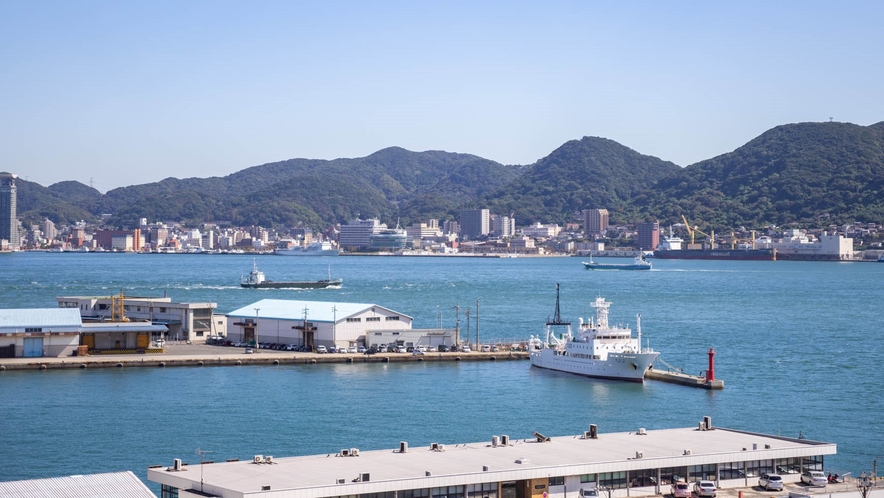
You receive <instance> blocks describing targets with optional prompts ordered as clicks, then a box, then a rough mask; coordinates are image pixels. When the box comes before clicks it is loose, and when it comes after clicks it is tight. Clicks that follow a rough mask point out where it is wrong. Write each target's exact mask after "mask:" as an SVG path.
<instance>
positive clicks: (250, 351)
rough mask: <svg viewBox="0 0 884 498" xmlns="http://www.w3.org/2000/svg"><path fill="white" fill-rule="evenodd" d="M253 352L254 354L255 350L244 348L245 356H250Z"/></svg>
mask: <svg viewBox="0 0 884 498" xmlns="http://www.w3.org/2000/svg"><path fill="white" fill-rule="evenodd" d="M254 352H255V350H254V349H252V348H246V350H245V351H244V353H245V354H252V353H254Z"/></svg>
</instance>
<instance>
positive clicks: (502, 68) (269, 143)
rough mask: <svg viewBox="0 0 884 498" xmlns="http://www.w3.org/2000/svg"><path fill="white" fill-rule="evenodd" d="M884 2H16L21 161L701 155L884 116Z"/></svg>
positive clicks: (12, 114)
mask: <svg viewBox="0 0 884 498" xmlns="http://www.w3.org/2000/svg"><path fill="white" fill-rule="evenodd" d="M882 20H884V2H881V1H868V2H852V1H838V2H833V1H825V2H817V1H794V2H789V1H783V2H770V1H763V2H747V1H741V2H707V1H697V2H660V1H650V2H628V1H627V2H610V1H588V0H587V1H574V2H563V1H544V2H539V1H538V2H499V3H498V2H477V1H465V2H460V1H443V2H422V1H403V2H382V1H378V2H371V1H358V2H356V1H354V2H343V1H316V2H298V1H294V0H289V1H248V2H246V1H241V2H224V1H206V2H199V1H187V0H184V1H181V0H176V1H147V2H131V1H119V0H114V1H107V2H105V1H40V0H35V1H24V0H0V67H2V72H0V171H10V172H13V173H17V174H18V175H19V176H21V177H23V178H26V179H28V180H30V181H34V182H37V183H40V184H41V185H44V186H48V185H51V184H53V183H56V182H59V181H64V180H77V181H80V182H83V183H86V184H89V182H90V179H91V180H92V181H93V182H94V186H95V187H96V188H98V189H99V190H101V191H106V190H109V189H111V188H114V187H118V186H123V185H132V184H138V183H147V182H154V181H159V180H161V179H163V178H167V177H176V178H186V177H194V176H195V177H209V176H223V175H227V174H229V173H232V172H234V171H238V170H241V169H244V168H246V167H249V166H254V165H258V164H263V163H266V162H272V161H279V160H284V159H290V158H296V157H306V158H319V159H333V158H338V157H362V156H365V155H368V154H371V153H372V152H375V151H377V150H379V149H382V148H385V147H389V146H394V145H395V146H400V147H404V148H406V149H409V150H413V151H423V150H446V151H450V152H462V153H469V154H475V155H478V156H482V157H485V158H488V159H492V160H495V161H498V162H501V163H504V164H530V163H533V162H534V161H536V160H538V159H540V158H542V157H544V156H546V155H547V154H549V153H550V152H551V151H553V150H554V149H555V148H556V147H558V146H560V145H561V144H563V143H564V142H566V141H568V140H572V139H579V138H581V137H583V136H601V137H606V138H610V139H612V140H616V141H617V142H620V143H622V144H623V145H626V146H628V147H631V148H633V149H635V150H637V151H638V152H641V153H643V154H649V155H653V156H657V157H660V158H662V159H665V160H669V161H673V162H675V163H676V164H679V165H681V166H686V165H688V164H692V163H695V162H697V161H701V160H703V159H707V158H710V157H713V156H716V155H719V154H723V153H726V152H730V151H732V150H734V149H735V148H737V147H739V146H741V145H743V144H744V143H746V142H748V141H749V140H751V139H752V138H754V137H756V136H758V135H759V134H761V133H763V132H764V131H765V130H767V129H769V128H771V127H774V126H776V125H780V124H785V123H794V122H801V121H826V120H828V119H829V117H833V118H834V119H835V120H836V121H844V122H852V123H856V124H860V125H869V124H873V123H876V122H878V121H882V120H884V86H882V85H884V83H882V82H884V64H882V56H881V50H882V48H884V29H882V27H881V26H882Z"/></svg>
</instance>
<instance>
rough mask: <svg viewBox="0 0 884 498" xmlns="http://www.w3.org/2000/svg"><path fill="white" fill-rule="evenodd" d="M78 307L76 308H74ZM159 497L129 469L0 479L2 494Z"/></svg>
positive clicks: (3, 497) (14, 497)
mask: <svg viewBox="0 0 884 498" xmlns="http://www.w3.org/2000/svg"><path fill="white" fill-rule="evenodd" d="M74 311H76V310H74ZM119 496H125V497H126V498H157V495H155V494H153V492H151V490H150V489H149V488H148V487H147V486H145V485H144V483H143V482H141V480H140V479H138V477H136V476H135V474H133V473H132V472H130V471H126V472H109V473H107V474H87V475H81V476H68V477H50V478H47V479H29V480H26V481H9V482H0V498H111V497H119Z"/></svg>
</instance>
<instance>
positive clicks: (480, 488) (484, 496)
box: [467, 482, 497, 498]
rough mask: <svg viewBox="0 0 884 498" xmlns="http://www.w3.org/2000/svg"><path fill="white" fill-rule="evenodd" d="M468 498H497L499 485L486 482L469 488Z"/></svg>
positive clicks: (471, 485)
mask: <svg viewBox="0 0 884 498" xmlns="http://www.w3.org/2000/svg"><path fill="white" fill-rule="evenodd" d="M467 497H468V498H497V483H496V482H486V483H482V484H470V485H469V486H467Z"/></svg>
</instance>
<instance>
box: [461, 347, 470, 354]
mask: <svg viewBox="0 0 884 498" xmlns="http://www.w3.org/2000/svg"><path fill="white" fill-rule="evenodd" d="M461 351H463V352H464V353H469V352H470V351H472V349H470V347H469V346H464V347H463V348H462V349H461Z"/></svg>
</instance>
